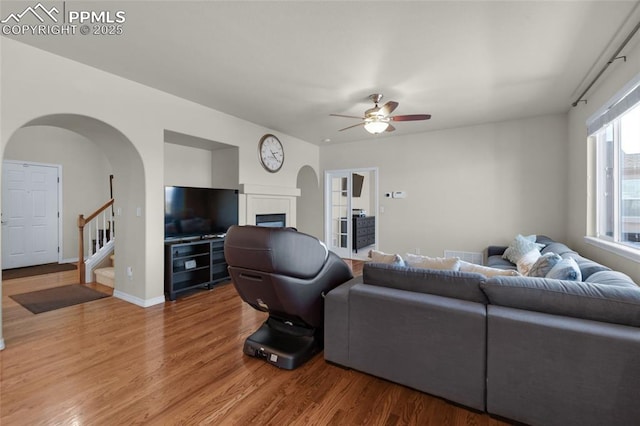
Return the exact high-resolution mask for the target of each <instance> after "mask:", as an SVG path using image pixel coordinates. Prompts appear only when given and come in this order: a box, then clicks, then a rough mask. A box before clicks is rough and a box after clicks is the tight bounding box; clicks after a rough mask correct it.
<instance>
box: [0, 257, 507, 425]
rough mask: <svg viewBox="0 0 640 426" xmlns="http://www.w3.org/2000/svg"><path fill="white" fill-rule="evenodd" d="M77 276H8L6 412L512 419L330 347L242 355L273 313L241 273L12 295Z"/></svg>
mask: <svg viewBox="0 0 640 426" xmlns="http://www.w3.org/2000/svg"><path fill="white" fill-rule="evenodd" d="M354 267H355V268H358V267H361V265H357V264H354ZM76 276H77V273H76V272H74V271H71V272H62V273H58V274H49V275H43V276H38V277H28V278H20V279H14V280H7V281H4V282H3V283H2V287H3V288H2V290H3V292H2V293H3V294H2V306H3V328H4V339H5V343H6V349H5V350H4V351H0V424H2V425H52V424H56V425H57V424H61V425H67V424H69V425H71V424H78V425H130V424H150V425H174V424H186V425H193V424H206V425H209V424H215V425H220V424H222V425H227V424H228V425H247V424H268V425H298V424H304V425H307V424H310V425H492V426H496V425H503V424H505V423H503V422H501V421H499V420H497V419H494V418H492V417H490V416H488V415H486V414H481V413H476V412H473V411H469V410H467V409H465V408H461V407H459V406H456V405H453V404H451V403H449V402H447V401H444V400H441V399H439V398H435V397H432V396H429V395H427V394H424V393H421V392H417V391H415V390H412V389H409V388H406V387H403V386H400V385H396V384H393V383H390V382H387V381H384V380H381V379H378V378H375V377H373V376H369V375H367V374H363V373H360V372H357V371H352V370H346V369H343V368H340V367H337V366H335V365H332V364H328V363H326V362H325V361H324V359H323V358H322V355H321V354H320V355H317V356H316V357H315V358H313V359H312V360H311V361H309V362H308V363H306V364H305V365H303V366H302V367H300V368H298V369H296V370H293V371H286V370H279V369H277V368H276V367H274V366H272V365H269V364H267V363H265V362H264V361H261V360H258V359H255V358H250V357H247V356H245V355H243V354H242V343H243V341H244V339H245V338H246V337H247V336H248V335H249V334H251V333H252V332H253V331H254V330H255V329H257V328H258V327H259V325H260V324H261V323H262V321H264V320H265V318H266V315H265V314H264V313H261V312H257V311H255V310H254V309H252V308H251V307H249V306H248V305H247V304H245V303H243V302H242V300H241V299H240V298H239V297H238V295H237V293H236V291H235V289H234V287H233V285H231V284H225V285H222V286H219V287H217V288H214V289H213V290H211V291H201V292H196V293H194V294H191V295H189V296H187V297H184V298H180V299H178V300H177V301H176V302H166V303H164V304H163V305H159V306H154V307H151V308H147V309H143V308H140V307H137V306H135V305H132V304H130V303H127V302H124V301H122V300H120V299H117V298H114V297H109V298H105V299H101V300H97V301H93V302H89V303H85V304H82V305H77V306H71V307H68V308H64V309H59V310H56V311H51V312H46V313H42V314H38V315H34V314H32V313H30V312H29V311H27V310H26V309H24V308H23V307H21V306H20V305H18V304H17V303H16V302H14V301H13V300H12V299H10V298H9V295H11V294H17V293H23V292H25V291H31V290H38V289H42V288H49V287H53V286H58V285H65V284H70V283H74V282H76ZM101 290H107V291H108V290H110V289H109V288H108V287H104V288H101Z"/></svg>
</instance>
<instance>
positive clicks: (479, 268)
mask: <svg viewBox="0 0 640 426" xmlns="http://www.w3.org/2000/svg"><path fill="white" fill-rule="evenodd" d="M460 271H461V272H477V273H479V274H482V275H484V276H485V277H495V276H498V275H507V276H518V275H520V273H519V272H518V271H515V270H513V269H498V268H491V267H489V266H483V265H476V264H475V263H470V262H466V261H464V260H461V261H460Z"/></svg>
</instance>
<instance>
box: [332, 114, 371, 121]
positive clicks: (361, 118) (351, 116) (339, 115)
mask: <svg viewBox="0 0 640 426" xmlns="http://www.w3.org/2000/svg"><path fill="white" fill-rule="evenodd" d="M329 115H330V116H331V117H344V118H357V119H358V120H364V117H356V116H355V115H344V114H329Z"/></svg>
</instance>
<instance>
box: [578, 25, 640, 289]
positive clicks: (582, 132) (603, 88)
mask: <svg viewBox="0 0 640 426" xmlns="http://www.w3.org/2000/svg"><path fill="white" fill-rule="evenodd" d="M620 55H626V57H627V60H626V62H625V61H623V60H617V61H615V62H613V63H612V64H611V65H610V66H609V68H608V69H607V70H606V71H605V73H604V74H603V76H602V77H601V78H600V80H598V82H597V84H595V85H594V88H593V89H592V90H591V91H589V93H587V95H586V96H585V98H586V99H587V103H586V104H585V103H583V102H581V103H579V104H578V105H577V106H576V107H575V108H572V109H571V111H569V126H568V127H569V151H570V152H571V161H569V162H568V164H567V178H568V194H567V199H568V208H567V216H566V222H567V229H568V232H567V237H568V242H569V243H570V245H571V247H574V248H575V249H576V250H577V251H579V252H580V253H582V254H583V255H585V256H586V257H589V258H591V259H593V260H596V261H598V262H600V263H603V264H605V265H607V266H609V267H611V268H614V269H617V270H620V271H622V272H625V273H626V274H628V275H629V276H631V277H632V278H633V279H634V281H635V282H637V283H640V265H639V264H638V263H637V262H634V261H631V260H628V259H625V258H623V257H621V256H619V255H616V254H613V253H611V252H608V251H606V250H603V249H600V248H597V247H594V246H592V245H590V244H587V243H585V241H584V237H585V236H586V235H593V234H590V232H593V231H594V230H592V229H589V227H588V219H589V212H590V211H591V212H593V209H594V205H593V202H592V200H591V199H590V198H589V194H590V193H592V192H593V190H594V186H595V181H594V179H593V175H591V171H590V168H589V159H590V158H592V157H593V152H591V151H590V147H589V146H588V144H587V136H588V135H587V126H586V121H587V119H588V118H589V117H590V116H591V115H592V114H594V113H595V112H596V111H597V110H598V109H600V108H601V107H602V106H604V105H606V104H607V101H609V100H610V99H611V97H613V96H614V95H615V94H616V93H617V92H618V91H619V90H621V89H622V88H623V86H624V85H625V84H627V83H628V82H629V81H631V80H632V79H633V78H634V77H635V76H636V75H637V74H638V73H639V72H640V39H639V38H638V36H637V35H636V37H635V43H631V44H630V45H629V46H627V48H626V49H625V50H624V51H623V52H621V53H620Z"/></svg>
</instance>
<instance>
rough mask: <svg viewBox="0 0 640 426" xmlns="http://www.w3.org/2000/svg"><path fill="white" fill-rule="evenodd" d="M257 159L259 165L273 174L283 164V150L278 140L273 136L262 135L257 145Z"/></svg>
mask: <svg viewBox="0 0 640 426" xmlns="http://www.w3.org/2000/svg"><path fill="white" fill-rule="evenodd" d="M258 157H259V158H260V164H262V167H264V168H265V169H266V170H267V171H268V172H271V173H275V172H277V171H278V170H280V169H281V168H282V164H283V163H284V148H283V147H282V143H281V142H280V140H279V139H278V138H277V137H275V136H274V135H270V134H267V135H264V136H263V137H262V138H260V142H259V143H258Z"/></svg>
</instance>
